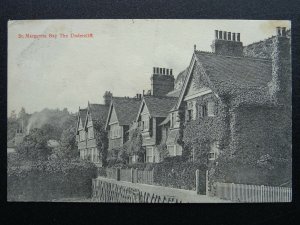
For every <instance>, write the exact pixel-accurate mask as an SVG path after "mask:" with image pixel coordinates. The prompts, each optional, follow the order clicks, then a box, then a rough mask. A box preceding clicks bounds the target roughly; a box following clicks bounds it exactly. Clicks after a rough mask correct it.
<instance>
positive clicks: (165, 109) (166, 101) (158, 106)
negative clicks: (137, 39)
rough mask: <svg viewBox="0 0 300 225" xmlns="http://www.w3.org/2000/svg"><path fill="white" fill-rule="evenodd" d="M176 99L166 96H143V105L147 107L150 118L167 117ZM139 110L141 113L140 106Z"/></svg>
mask: <svg viewBox="0 0 300 225" xmlns="http://www.w3.org/2000/svg"><path fill="white" fill-rule="evenodd" d="M177 100H178V98H176V97H167V96H144V98H143V103H144V104H145V105H146V106H147V108H148V110H149V113H150V116H151V117H167V116H168V113H169V111H170V110H171V109H172V107H173V106H174V105H175V103H176V102H177ZM143 103H142V104H141V107H140V110H139V114H140V113H141V109H142V105H143Z"/></svg>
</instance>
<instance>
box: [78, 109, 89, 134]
mask: <svg viewBox="0 0 300 225" xmlns="http://www.w3.org/2000/svg"><path fill="white" fill-rule="evenodd" d="M86 114H87V108H85V109H80V108H79V110H78V114H77V127H76V134H77V133H78V128H79V123H80V121H81V126H82V127H84V125H85V119H86Z"/></svg>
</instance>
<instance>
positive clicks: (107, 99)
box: [103, 91, 112, 106]
mask: <svg viewBox="0 0 300 225" xmlns="http://www.w3.org/2000/svg"><path fill="white" fill-rule="evenodd" d="M103 98H104V104H105V105H107V106H109V105H110V102H111V98H112V93H111V92H110V91H106V92H105V93H104V95H103Z"/></svg>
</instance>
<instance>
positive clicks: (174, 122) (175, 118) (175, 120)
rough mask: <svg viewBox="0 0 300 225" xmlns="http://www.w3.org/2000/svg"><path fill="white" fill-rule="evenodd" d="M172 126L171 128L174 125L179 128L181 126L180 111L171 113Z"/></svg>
mask: <svg viewBox="0 0 300 225" xmlns="http://www.w3.org/2000/svg"><path fill="white" fill-rule="evenodd" d="M170 127H171V128H173V127H175V128H178V127H179V121H178V112H173V113H172V114H171V119H170Z"/></svg>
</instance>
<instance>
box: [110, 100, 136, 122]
mask: <svg viewBox="0 0 300 225" xmlns="http://www.w3.org/2000/svg"><path fill="white" fill-rule="evenodd" d="M112 104H113V107H114V108H115V111H116V114H117V117H118V121H119V125H121V126H123V125H129V124H130V123H131V122H132V121H134V120H135V118H136V116H137V113H138V111H139V107H140V104H141V99H137V98H128V97H113V98H112Z"/></svg>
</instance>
